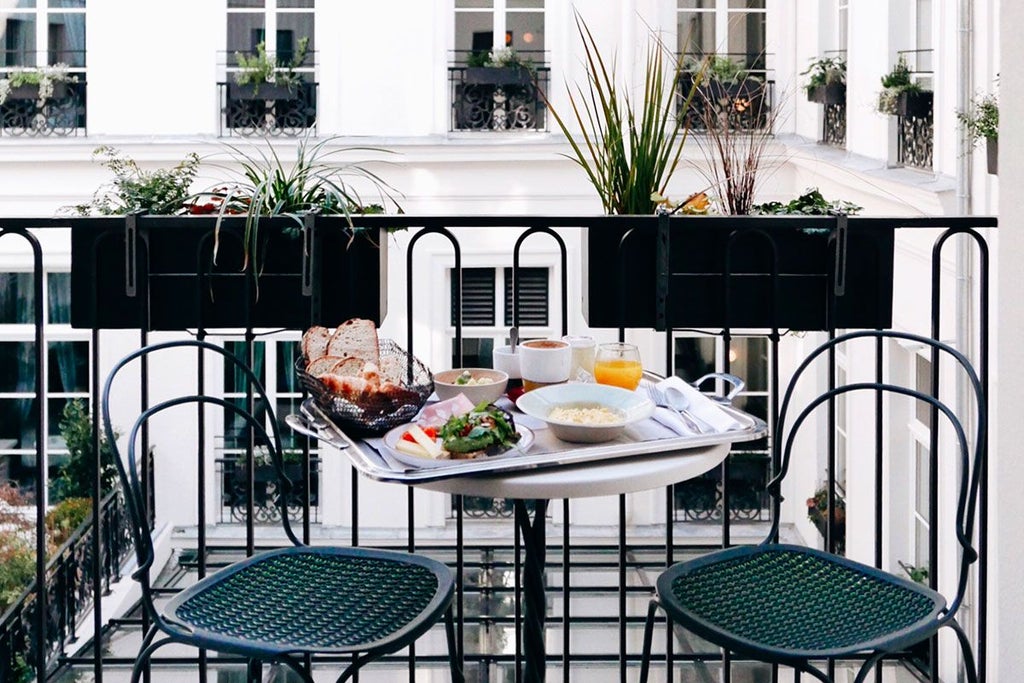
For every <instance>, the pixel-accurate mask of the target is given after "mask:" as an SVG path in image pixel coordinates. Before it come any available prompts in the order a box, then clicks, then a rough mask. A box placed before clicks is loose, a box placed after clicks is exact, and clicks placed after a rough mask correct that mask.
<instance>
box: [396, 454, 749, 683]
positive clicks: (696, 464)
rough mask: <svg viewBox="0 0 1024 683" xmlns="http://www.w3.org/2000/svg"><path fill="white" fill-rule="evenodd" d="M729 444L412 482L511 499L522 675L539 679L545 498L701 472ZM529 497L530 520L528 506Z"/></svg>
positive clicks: (612, 490)
mask: <svg viewBox="0 0 1024 683" xmlns="http://www.w3.org/2000/svg"><path fill="white" fill-rule="evenodd" d="M730 446H731V444H728V443H723V444H716V445H713V446H702V447H699V448H693V449H687V450H683V451H671V452H666V453H659V454H656V455H635V456H627V457H623V458H619V459H616V460H601V461H596V462H593V463H588V464H585V465H568V466H564V467H554V468H546V469H539V470H536V471H532V472H531V471H522V470H520V471H517V472H509V473H505V474H495V475H477V476H473V477H455V478H452V479H442V480H439V481H430V482H423V483H417V484H415V485H416V486H417V487H419V488H424V489H430V490H432V491H443V492H445V493H452V494H458V495H464V496H481V497H486V498H511V499H514V507H515V520H516V526H517V527H518V528H519V531H520V533H522V535H523V550H524V559H523V679H524V680H525V681H527V682H528V683H534V682H536V683H539V682H540V681H543V680H544V675H545V661H546V654H545V645H544V619H545V616H546V608H547V602H546V598H545V590H546V587H545V581H544V565H545V562H546V555H547V545H546V544H547V537H546V535H547V532H546V529H545V518H546V515H547V506H548V501H550V500H552V499H559V498H586V497H592V496H608V495H619V494H623V493H633V492H636V491H646V490H648V489H655V488H660V487H664V486H670V485H672V484H677V483H679V482H681V481H686V480H687V479H692V478H693V477H696V476H698V475H701V474H703V473H705V472H707V471H708V470H710V469H711V468H712V467H715V466H716V465H718V464H720V463H721V462H722V461H723V460H725V458H726V456H727V455H729V449H730ZM527 501H533V505H532V508H533V515H534V517H533V520H532V521H531V519H530V507H531V506H528V505H527Z"/></svg>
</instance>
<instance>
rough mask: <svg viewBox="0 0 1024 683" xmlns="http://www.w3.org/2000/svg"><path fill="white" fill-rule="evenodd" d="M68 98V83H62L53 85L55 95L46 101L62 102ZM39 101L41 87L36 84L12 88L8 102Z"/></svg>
mask: <svg viewBox="0 0 1024 683" xmlns="http://www.w3.org/2000/svg"><path fill="white" fill-rule="evenodd" d="M67 96H68V86H67V83H65V82H63V81H61V82H58V83H54V84H53V94H52V95H50V96H49V97H48V98H46V99H50V100H62V99H64V98H65V97H67ZM38 99H39V86H38V85H36V84H32V85H19V86H18V87H17V88H11V91H10V92H9V93H8V94H7V101H10V100H33V101H35V100H38Z"/></svg>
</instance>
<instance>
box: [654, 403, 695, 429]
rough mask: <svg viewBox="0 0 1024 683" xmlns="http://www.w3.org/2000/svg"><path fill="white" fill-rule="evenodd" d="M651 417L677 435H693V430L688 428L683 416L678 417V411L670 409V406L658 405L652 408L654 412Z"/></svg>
mask: <svg viewBox="0 0 1024 683" xmlns="http://www.w3.org/2000/svg"><path fill="white" fill-rule="evenodd" d="M651 417H652V418H653V419H654V420H655V421H657V422H658V423H660V424H663V425H665V426H666V427H668V428H669V429H671V430H672V431H673V432H675V433H676V434H678V435H679V436H693V434H694V433H693V430H692V429H690V428H689V427H688V426H687V425H686V422H684V421H683V418H681V417H679V413H677V412H676V411H674V410H672V409H671V408H664V407H662V406H658V407H657V408H655V409H654V414H653V415H651Z"/></svg>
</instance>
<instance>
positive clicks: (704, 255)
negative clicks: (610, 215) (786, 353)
mask: <svg viewBox="0 0 1024 683" xmlns="http://www.w3.org/2000/svg"><path fill="white" fill-rule="evenodd" d="M701 220H702V219H701V218H700V217H694V218H692V219H687V218H683V219H678V222H682V221H686V222H687V223H688V225H687V226H686V227H683V226H679V225H677V226H676V227H675V228H674V229H672V230H671V242H670V247H669V253H668V272H669V275H668V278H667V284H668V291H667V295H668V298H667V300H666V302H665V314H666V319H665V321H664V323H665V324H667V325H668V326H670V327H675V328H682V327H730V328H744V327H749V328H759V329H766V328H770V327H772V314H771V305H772V299H773V296H772V295H773V284H772V276H771V272H772V246H771V245H772V243H774V244H775V249H776V253H777V270H778V285H777V286H778V291H777V296H776V297H775V305H776V312H775V323H776V325H777V326H778V327H779V328H781V329H794V330H828V329H838V328H886V327H889V326H890V325H891V324H892V273H893V244H894V242H893V229H892V226H877V225H864V224H862V225H858V226H856V227H855V228H854V227H851V228H850V229H849V230H848V236H847V264H848V265H847V268H846V282H845V290H844V293H843V294H842V295H841V296H835V297H833V296H832V294H833V291H834V284H835V261H836V259H835V240H834V238H833V236H832V234H831V232H830V231H829V230H827V229H817V230H807V229H805V228H797V227H792V226H785V227H779V226H777V225H776V226H772V227H760V226H759V225H757V224H758V223H760V222H761V221H760V220H759V219H752V218H744V219H740V220H742V221H744V222H745V223H746V225H748V226H752V227H749V228H743V227H740V228H731V227H729V226H728V225H723V224H722V223H721V222H718V223H717V224H716V225H713V226H712V225H707V226H702V225H701ZM712 220H714V219H712ZM829 224H831V221H830V220H829ZM809 225H813V223H809ZM648 226H649V229H642V228H641V229H637V230H635V231H634V232H633V233H632V234H631V235H630V237H629V238H627V240H626V242H625V243H624V245H623V262H624V263H625V264H626V265H625V269H624V271H623V273H622V281H623V282H624V284H623V285H622V287H620V286H619V269H618V267H617V263H618V261H617V258H618V256H617V255H618V247H619V242H620V240H621V239H622V236H623V235H624V234H625V233H626V230H625V229H619V228H611V229H590V230H586V231H584V245H583V249H584V255H585V261H584V267H583V272H584V276H585V277H586V281H585V282H584V287H583V290H584V315H585V316H586V319H587V323H588V324H589V325H590V326H591V327H611V328H614V327H619V326H625V327H659V321H658V316H657V310H658V298H657V296H658V289H657V284H658V283H657V278H656V272H657V264H656V258H655V241H656V236H657V231H656V229H655V228H654V223H653V222H649V223H647V225H645V226H644V228H647V227H648ZM755 230H756V231H757V232H754V231H755ZM734 232H735V233H736V236H735V238H733V239H732V246H731V247H730V235H731V234H732V233H734ZM761 233H763V234H761ZM727 253H728V254H729V255H730V259H731V265H730V268H729V272H730V273H731V276H730V277H729V278H728V292H727V288H726V284H727V283H726V275H725V273H726V257H727ZM620 295H621V297H622V298H621V299H620Z"/></svg>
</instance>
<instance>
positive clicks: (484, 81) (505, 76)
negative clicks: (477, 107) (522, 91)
mask: <svg viewBox="0 0 1024 683" xmlns="http://www.w3.org/2000/svg"><path fill="white" fill-rule="evenodd" d="M464 82H465V84H466V85H518V86H522V87H525V86H528V85H531V84H532V83H533V74H532V73H531V72H530V70H529V69H527V68H526V67H524V66H503V67H495V66H470V67H466V75H465V80H464Z"/></svg>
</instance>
